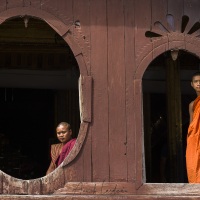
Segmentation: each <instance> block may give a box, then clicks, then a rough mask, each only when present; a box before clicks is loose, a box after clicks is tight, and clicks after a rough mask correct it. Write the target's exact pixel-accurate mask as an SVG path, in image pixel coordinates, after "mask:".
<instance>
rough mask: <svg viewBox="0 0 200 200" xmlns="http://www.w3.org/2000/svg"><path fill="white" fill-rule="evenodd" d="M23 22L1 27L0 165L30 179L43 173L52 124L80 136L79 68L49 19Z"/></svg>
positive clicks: (53, 138) (17, 20) (53, 139)
mask: <svg viewBox="0 0 200 200" xmlns="http://www.w3.org/2000/svg"><path fill="white" fill-rule="evenodd" d="M25 21H26V17H25V18H14V19H11V20H8V21H6V22H4V23H3V24H2V25H1V26H0V159H1V160H0V169H1V170H2V171H3V172H5V173H7V174H9V175H11V176H14V177H16V178H20V179H34V178H38V177H41V176H44V175H45V173H46V170H47V168H48V165H49V163H50V144H52V143H57V142H58V141H57V139H56V135H55V128H56V125H57V124H58V123H59V122H61V121H67V122H69V123H70V124H71V126H72V130H73V133H74V137H76V136H77V135H78V131H79V126H80V114H79V97H78V78H79V74H80V72H79V67H78V64H77V62H76V60H75V58H74V56H73V53H72V51H71V49H70V47H69V46H68V45H67V43H66V42H65V41H64V40H63V39H62V38H61V37H60V36H59V35H58V34H57V33H56V32H55V31H54V30H53V29H52V28H51V27H50V26H48V24H46V23H45V22H43V21H41V20H38V19H34V18H28V23H25ZM26 22H27V21H26Z"/></svg>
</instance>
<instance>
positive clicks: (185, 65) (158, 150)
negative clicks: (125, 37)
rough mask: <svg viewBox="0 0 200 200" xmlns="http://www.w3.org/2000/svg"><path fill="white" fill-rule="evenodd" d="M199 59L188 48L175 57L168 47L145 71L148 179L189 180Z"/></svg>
mask: <svg viewBox="0 0 200 200" xmlns="http://www.w3.org/2000/svg"><path fill="white" fill-rule="evenodd" d="M199 63H200V62H199V59H198V58H197V57H196V56H194V55H192V54H190V53H187V52H185V51H179V52H178V58H177V60H175V61H173V60H172V58H171V52H170V51H168V52H165V53H163V54H162V55H160V56H158V57H157V58H156V59H155V60H154V61H153V62H152V63H151V64H150V65H149V66H148V68H147V70H146V71H145V73H144V76H143V103H144V106H143V107H144V109H143V110H144V146H145V166H146V182H149V183H154V182H163V183H165V182H168V183H182V182H187V175H186V166H185V149H186V135H187V127H188V125H189V113H188V105H189V103H190V102H191V101H192V100H194V98H195V93H194V91H193V90H192V88H191V87H190V79H191V76H192V74H193V73H194V72H195V71H198V70H199ZM169 69H170V70H171V69H172V71H170V70H169Z"/></svg>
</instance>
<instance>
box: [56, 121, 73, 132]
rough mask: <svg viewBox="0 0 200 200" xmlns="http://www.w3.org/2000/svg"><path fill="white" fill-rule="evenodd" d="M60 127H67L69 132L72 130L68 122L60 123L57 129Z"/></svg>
mask: <svg viewBox="0 0 200 200" xmlns="http://www.w3.org/2000/svg"><path fill="white" fill-rule="evenodd" d="M59 126H65V127H67V128H68V130H71V126H70V124H69V123H67V122H60V123H59V124H58V126H57V127H59Z"/></svg>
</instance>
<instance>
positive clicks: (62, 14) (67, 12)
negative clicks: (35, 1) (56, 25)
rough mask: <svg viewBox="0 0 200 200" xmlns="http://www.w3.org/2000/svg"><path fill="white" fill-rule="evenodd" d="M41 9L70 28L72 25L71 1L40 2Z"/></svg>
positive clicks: (44, 0)
mask: <svg viewBox="0 0 200 200" xmlns="http://www.w3.org/2000/svg"><path fill="white" fill-rule="evenodd" d="M40 5H41V9H42V10H45V11H47V12H49V13H51V14H53V15H54V16H56V17H58V18H59V19H61V20H62V22H64V23H65V24H67V25H68V26H72V24H73V15H72V9H73V0H67V1H66V0H59V1H49V0H42V1H41V3H40Z"/></svg>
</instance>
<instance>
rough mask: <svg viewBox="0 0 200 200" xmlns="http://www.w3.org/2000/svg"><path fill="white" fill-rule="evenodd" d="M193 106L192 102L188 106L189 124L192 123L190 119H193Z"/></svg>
mask: <svg viewBox="0 0 200 200" xmlns="http://www.w3.org/2000/svg"><path fill="white" fill-rule="evenodd" d="M193 104H194V101H192V102H191V103H190V104H189V115H190V123H191V122H192V117H193Z"/></svg>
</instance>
